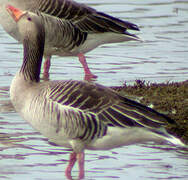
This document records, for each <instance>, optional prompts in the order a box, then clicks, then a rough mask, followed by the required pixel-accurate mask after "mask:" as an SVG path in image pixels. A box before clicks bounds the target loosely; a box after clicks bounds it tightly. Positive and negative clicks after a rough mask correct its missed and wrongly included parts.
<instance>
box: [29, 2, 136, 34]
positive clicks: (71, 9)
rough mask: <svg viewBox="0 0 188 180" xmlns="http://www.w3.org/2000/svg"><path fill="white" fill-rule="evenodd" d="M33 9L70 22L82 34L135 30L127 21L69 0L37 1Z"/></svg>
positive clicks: (133, 25) (134, 26)
mask: <svg viewBox="0 0 188 180" xmlns="http://www.w3.org/2000/svg"><path fill="white" fill-rule="evenodd" d="M31 7H33V11H34V10H35V9H39V11H41V12H44V13H46V14H49V15H52V16H55V17H58V18H60V19H66V20H70V21H71V22H72V23H73V24H75V25H76V26H77V27H78V28H79V29H80V30H82V31H84V32H116V33H117V32H119V33H124V32H125V31H126V30H127V29H131V30H137V31H139V28H138V26H137V25H135V24H133V23H130V22H128V21H122V20H120V19H118V18H115V17H112V16H109V15H107V14H105V13H102V12H98V11H96V10H95V9H93V8H91V7H88V6H86V5H85V4H81V3H77V2H75V1H70V0H53V1H52V0H39V1H38V2H35V6H33V5H32V6H31ZM31 10H32V9H31Z"/></svg>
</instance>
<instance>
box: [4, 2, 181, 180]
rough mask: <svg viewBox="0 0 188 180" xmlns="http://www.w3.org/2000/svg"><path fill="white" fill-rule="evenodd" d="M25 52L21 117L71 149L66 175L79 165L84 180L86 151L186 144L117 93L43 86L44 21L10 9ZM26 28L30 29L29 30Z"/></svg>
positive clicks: (18, 104)
mask: <svg viewBox="0 0 188 180" xmlns="http://www.w3.org/2000/svg"><path fill="white" fill-rule="evenodd" d="M7 11H8V12H9V13H10V14H11V16H12V17H13V19H14V20H15V22H16V23H17V25H18V29H19V33H20V35H21V37H22V42H23V46H24V57H23V64H22V66H21V69H20V70H19V71H18V73H17V74H16V76H15V77H14V79H13V81H12V84H11V87H10V97H11V101H12V103H13V105H14V107H15V109H16V111H17V112H19V113H20V115H21V116H22V117H23V119H25V120H26V121H27V122H29V123H30V124H31V125H32V127H33V128H35V129H36V130H37V131H39V132H40V133H41V134H43V135H44V136H46V137H47V138H48V139H49V141H50V142H53V143H55V144H57V145H59V146H64V147H67V148H71V149H72V150H73V152H72V153H71V154H70V160H69V164H68V166H67V168H66V171H65V174H66V176H67V177H68V178H70V177H71V171H72V168H73V166H74V164H75V162H76V161H78V165H79V178H83V177H84V150H85V149H91V150H108V149H112V148H116V147H120V146H124V145H130V144H134V143H140V142H142V143H143V142H147V141H154V142H161V141H162V142H163V141H165V142H170V143H172V144H175V145H182V146H183V143H182V142H181V141H180V140H179V139H177V138H175V137H174V136H172V135H170V134H168V133H167V132H166V130H165V128H164V126H165V125H166V124H167V123H174V121H173V120H171V119H170V118H168V117H166V116H164V115H162V114H160V113H158V112H156V111H155V110H153V109H151V108H148V107H146V106H144V105H141V104H139V103H137V102H135V101H132V100H129V99H127V98H124V97H122V96H120V95H119V94H118V93H116V92H115V91H113V90H111V89H109V88H107V87H104V86H101V85H99V84H94V83H91V82H87V81H73V80H67V81H43V82H41V81H40V77H39V75H40V70H41V63H42V57H43V51H44V44H45V42H44V41H45V29H44V26H43V25H42V21H41V17H40V16H41V15H40V14H39V15H37V14H33V13H28V12H25V11H21V10H18V9H16V8H14V7H12V6H10V5H9V6H7ZM23 27H25V28H23Z"/></svg>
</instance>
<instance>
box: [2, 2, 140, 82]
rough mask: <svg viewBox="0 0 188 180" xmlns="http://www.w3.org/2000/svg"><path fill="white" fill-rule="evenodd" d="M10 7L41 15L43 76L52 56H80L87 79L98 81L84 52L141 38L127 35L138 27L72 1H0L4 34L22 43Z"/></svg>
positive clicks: (46, 72)
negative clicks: (7, 7)
mask: <svg viewBox="0 0 188 180" xmlns="http://www.w3.org/2000/svg"><path fill="white" fill-rule="evenodd" d="M7 4H10V5H13V6H14V7H17V8H19V9H21V10H27V11H31V12H35V13H39V12H41V13H42V16H43V24H44V27H45V34H46V35H45V36H46V38H45V49H44V58H45V59H46V60H45V62H44V73H43V74H44V77H45V78H48V76H49V68H50V59H51V56H52V55H59V56H78V58H79V61H80V62H81V64H82V66H83V68H84V72H85V79H87V80H89V79H91V78H96V77H97V76H95V75H94V74H92V73H91V71H90V69H89V67H88V65H87V62H86V58H85V56H84V54H85V53H87V52H89V51H91V50H93V49H94V48H96V47H98V46H99V45H101V44H108V43H117V42H124V41H130V40H136V41H140V38H139V37H137V36H136V35H134V34H131V33H129V32H128V30H135V31H139V28H138V26H137V25H135V24H133V23H130V22H128V21H123V20H120V19H118V18H115V17H112V16H110V15H107V14H105V13H103V12H99V11H96V10H95V9H93V8H91V7H88V6H86V5H85V4H81V3H77V2H75V1H72V0H1V2H0V24H1V25H2V26H3V28H4V29H5V31H6V32H7V33H8V34H10V35H11V36H12V37H14V38H15V39H16V40H18V41H21V37H20V34H19V31H18V27H17V24H16V23H15V22H14V21H13V20H12V18H11V17H10V15H9V14H8V13H7V11H6V5H7Z"/></svg>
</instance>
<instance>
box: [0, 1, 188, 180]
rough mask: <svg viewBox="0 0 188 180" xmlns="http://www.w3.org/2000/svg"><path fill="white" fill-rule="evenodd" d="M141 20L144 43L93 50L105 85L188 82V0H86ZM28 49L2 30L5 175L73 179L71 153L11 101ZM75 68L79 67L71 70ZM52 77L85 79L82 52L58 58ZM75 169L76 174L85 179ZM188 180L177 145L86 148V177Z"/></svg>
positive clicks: (93, 64) (186, 161) (0, 120)
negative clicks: (69, 167)
mask: <svg viewBox="0 0 188 180" xmlns="http://www.w3.org/2000/svg"><path fill="white" fill-rule="evenodd" d="M78 2H83V3H88V4H89V5H90V6H92V7H94V8H96V9H98V10H101V11H104V12H106V13H109V14H111V15H114V16H116V17H119V18H122V19H124V20H128V21H131V22H133V23H135V24H138V25H139V27H140V29H141V31H140V32H138V33H137V35H139V36H140V37H141V38H142V39H144V40H145V41H144V42H128V43H119V44H113V45H103V46H101V47H99V48H97V49H95V50H93V51H92V52H89V53H88V54H87V60H88V64H89V66H90V68H91V70H92V72H93V73H94V74H96V75H98V79H97V82H98V83H101V84H104V85H107V86H114V85H122V83H123V82H124V81H126V82H128V83H132V82H133V81H134V80H135V79H144V80H149V81H152V82H166V81H183V80H186V79H187V77H188V61H187V57H188V51H187V47H188V45H187V41H188V20H187V17H188V1H186V0H184V1H183V0H182V1H181V0H177V1H171V0H158V1H154V0H145V1H140V0H131V1H128V0H108V1H107V0H93V1H92V2H90V1H87V0H78ZM20 59H22V46H21V45H19V44H17V43H16V41H15V40H14V39H12V38H11V37H9V35H7V34H6V33H5V32H4V31H3V29H2V28H1V27H0V159H1V161H0V179H13V180H20V179H31V180H32V179H37V180H44V179H45V180H48V179H49V180H50V179H55V180H59V179H65V176H64V170H65V167H66V165H67V160H68V157H69V151H68V150H67V149H64V148H62V147H54V146H51V145H49V144H48V142H47V140H46V139H45V138H44V137H43V136H41V135H40V134H38V133H37V132H35V131H34V130H33V129H32V128H31V127H30V126H29V125H28V124H27V123H25V121H23V120H22V119H21V118H20V117H19V115H18V114H17V113H15V112H14V109H13V108H12V107H11V105H10V102H9V93H8V89H9V85H10V83H11V79H12V78H13V76H14V74H15V73H16V71H17V70H18V68H19V67H20V65H21V60H20ZM70 69H72V70H71V71H70ZM51 79H83V70H82V68H81V66H80V64H79V61H78V59H77V58H76V57H66V58H59V57H54V58H53V61H52V67H51ZM77 170H78V169H77V167H75V168H74V169H73V179H76V177H77V173H78V172H77ZM125 178H126V179H131V180H132V179H134V180H135V179H139V180H140V179H144V180H145V179H156V180H161V179H162V180H164V179H174V180H175V179H188V153H187V151H179V150H176V149H173V148H171V147H168V146H166V147H164V146H155V147H152V146H151V145H150V146H147V147H145V146H143V145H132V146H128V147H122V148H117V149H114V150H111V151H86V178H85V179H88V180H95V179H96V180H103V179H125Z"/></svg>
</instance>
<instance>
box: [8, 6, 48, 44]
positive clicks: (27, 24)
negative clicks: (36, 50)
mask: <svg viewBox="0 0 188 180" xmlns="http://www.w3.org/2000/svg"><path fill="white" fill-rule="evenodd" d="M6 9H7V11H8V12H9V14H10V15H11V16H12V18H13V20H14V21H15V22H16V23H17V26H18V29H19V33H20V36H21V39H22V41H24V39H28V37H29V39H30V40H32V42H35V40H36V38H39V37H41V38H42V36H44V32H45V31H44V26H43V23H42V19H41V17H40V14H35V13H32V12H29V11H22V10H20V9H17V8H15V7H13V6H11V5H7V6H6ZM43 39H44V38H43ZM43 41H44V40H43Z"/></svg>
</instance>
